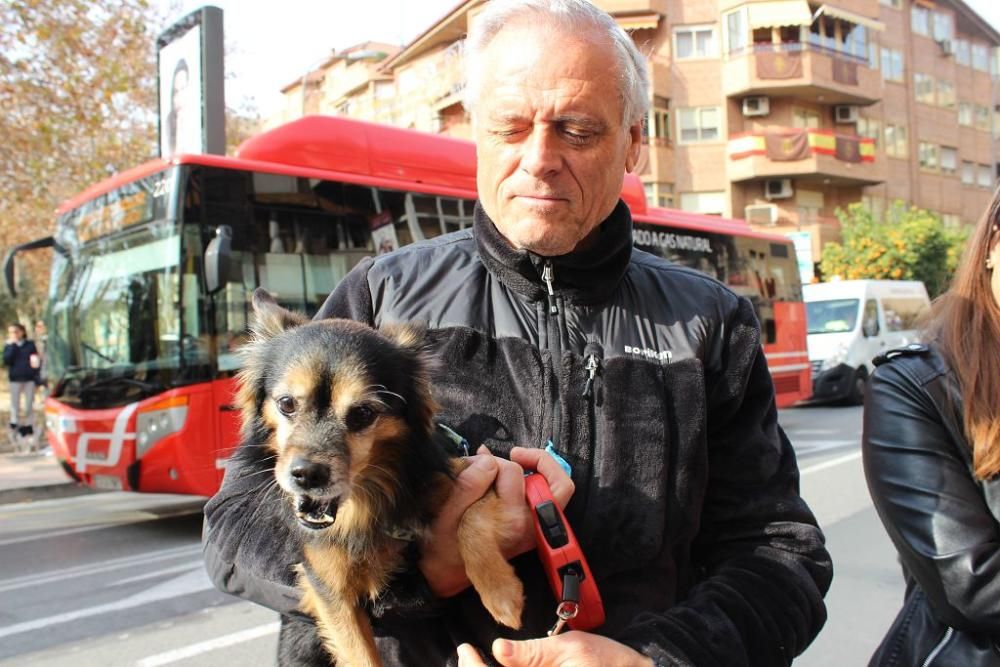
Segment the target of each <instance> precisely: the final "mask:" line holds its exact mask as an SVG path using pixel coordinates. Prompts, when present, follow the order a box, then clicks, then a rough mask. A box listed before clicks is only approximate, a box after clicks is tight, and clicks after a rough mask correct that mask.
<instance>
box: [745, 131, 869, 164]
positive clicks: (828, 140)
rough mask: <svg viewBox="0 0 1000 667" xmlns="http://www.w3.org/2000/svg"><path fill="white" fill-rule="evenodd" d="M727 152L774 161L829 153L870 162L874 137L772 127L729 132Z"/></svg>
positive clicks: (846, 158) (852, 160) (847, 160)
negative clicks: (761, 156) (757, 156)
mask: <svg viewBox="0 0 1000 667" xmlns="http://www.w3.org/2000/svg"><path fill="white" fill-rule="evenodd" d="M728 153H729V159H731V160H741V159H743V158H747V157H751V156H754V155H763V156H767V158H768V159H769V160H773V161H775V162H791V161H795V160H805V159H806V158H808V157H810V156H812V155H829V156H831V157H835V158H837V159H838V160H840V161H842V162H874V161H875V140H874V139H869V138H866V137H859V136H855V135H849V134H837V133H835V132H834V131H833V130H825V129H803V128H794V127H772V128H768V129H767V130H765V131H764V132H757V133H752V132H748V133H745V134H737V135H733V137H732V138H730V140H729V146H728Z"/></svg>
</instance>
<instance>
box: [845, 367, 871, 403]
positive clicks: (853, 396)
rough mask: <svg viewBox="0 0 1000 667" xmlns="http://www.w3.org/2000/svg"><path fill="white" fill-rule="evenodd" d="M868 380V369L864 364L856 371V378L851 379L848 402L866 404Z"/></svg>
mask: <svg viewBox="0 0 1000 667" xmlns="http://www.w3.org/2000/svg"><path fill="white" fill-rule="evenodd" d="M867 381H868V371H866V370H865V367H864V366H862V367H861V368H859V369H858V370H857V371H856V372H855V373H854V378H853V379H852V380H851V389H850V391H849V392H848V394H847V403H848V404H849V405H864V403H865V384H866V383H867Z"/></svg>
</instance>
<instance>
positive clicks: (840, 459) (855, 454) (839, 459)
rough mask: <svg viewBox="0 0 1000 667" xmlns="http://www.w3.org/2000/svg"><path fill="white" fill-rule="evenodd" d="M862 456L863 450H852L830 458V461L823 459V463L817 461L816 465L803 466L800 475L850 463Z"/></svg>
mask: <svg viewBox="0 0 1000 667" xmlns="http://www.w3.org/2000/svg"><path fill="white" fill-rule="evenodd" d="M860 458H861V450H858V451H856V452H851V453H850V454H844V455H843V456H838V457H837V458H835V459H830V460H829V461H823V462H822V463H817V464H816V465H814V466H809V467H808V468H802V469H801V470H800V471H799V475H809V474H811V473H814V472H819V471H821V470H826V469H828V468H834V467H836V466H839V465H841V464H842V463H848V462H849V461H855V460H857V459H860Z"/></svg>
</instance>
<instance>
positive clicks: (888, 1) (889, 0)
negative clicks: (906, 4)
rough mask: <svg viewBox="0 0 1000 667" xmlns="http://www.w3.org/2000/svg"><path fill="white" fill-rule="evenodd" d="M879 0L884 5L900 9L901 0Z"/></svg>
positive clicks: (901, 5)
mask: <svg viewBox="0 0 1000 667" xmlns="http://www.w3.org/2000/svg"><path fill="white" fill-rule="evenodd" d="M880 2H881V3H882V4H883V5H885V6H886V7H892V8H893V9H902V7H903V0H880Z"/></svg>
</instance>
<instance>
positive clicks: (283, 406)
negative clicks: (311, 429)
mask: <svg viewBox="0 0 1000 667" xmlns="http://www.w3.org/2000/svg"><path fill="white" fill-rule="evenodd" d="M275 403H277V404H278V410H279V411H280V412H281V414H283V415H285V416H286V417H290V416H292V415H293V414H295V408H296V405H295V399H294V398H292V397H291V396H279V397H278V400H277V401H275Z"/></svg>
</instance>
